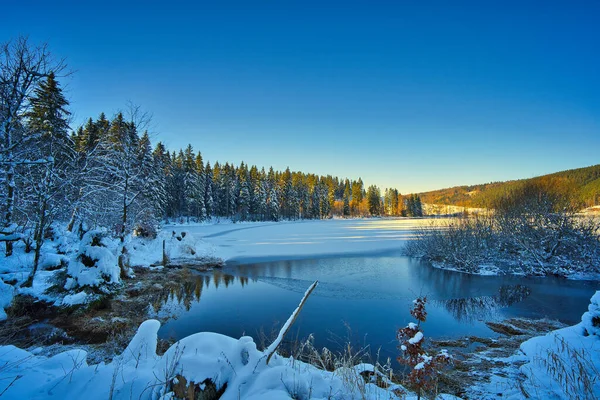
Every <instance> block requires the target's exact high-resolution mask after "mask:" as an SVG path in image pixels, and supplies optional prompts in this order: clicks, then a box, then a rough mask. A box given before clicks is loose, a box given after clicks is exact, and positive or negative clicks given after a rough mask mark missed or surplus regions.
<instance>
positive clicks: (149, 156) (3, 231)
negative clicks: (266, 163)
mask: <svg viewBox="0 0 600 400" xmlns="http://www.w3.org/2000/svg"><path fill="white" fill-rule="evenodd" d="M0 51H1V54H0V101H1V102H0V167H1V169H2V171H1V178H0V179H1V181H0V184H1V186H2V191H1V192H0V200H1V205H0V207H1V209H0V210H1V212H2V223H1V226H0V241H1V242H5V245H6V250H5V252H6V255H7V256H10V255H11V254H12V251H13V243H14V242H15V241H17V240H23V241H24V242H25V244H26V247H27V250H28V251H30V250H31V249H34V250H35V254H36V258H35V265H36V266H37V264H38V262H39V256H40V248H41V246H42V243H43V240H44V237H45V235H48V230H49V228H50V227H51V226H52V224H53V222H55V221H65V222H67V221H68V225H67V229H68V230H73V229H76V228H77V229H82V230H85V229H89V228H90V227H94V226H103V227H109V228H111V229H113V230H114V233H115V235H116V236H117V237H119V238H120V239H121V241H122V242H123V241H124V240H125V237H126V235H127V234H129V233H131V232H132V231H136V232H137V233H138V234H148V235H152V234H153V232H155V227H156V225H157V224H158V223H159V222H160V221H161V220H164V221H168V220H173V219H178V220H184V221H203V220H206V219H209V218H230V219H232V220H234V221H265V220H271V221H278V220H281V219H291V220H293V219H321V218H330V217H332V216H342V217H356V216H380V215H390V216H399V215H405V216H419V215H422V209H421V204H420V199H419V198H418V196H414V195H413V196H407V197H406V198H403V196H402V195H400V193H399V192H398V191H397V190H396V189H386V190H385V195H384V196H382V195H381V191H380V189H379V188H378V187H376V186H374V185H371V186H369V187H367V188H365V185H364V183H363V181H362V179H360V178H359V179H355V180H350V179H340V178H338V177H334V176H331V175H327V176H322V175H316V174H310V173H304V172H300V171H290V169H289V168H287V169H286V170H285V171H275V170H274V169H273V168H272V167H271V168H269V169H268V170H265V169H264V168H260V169H259V168H258V167H257V166H255V165H252V166H249V165H247V164H246V163H244V162H241V163H240V165H233V164H230V163H225V164H221V163H219V162H214V164H211V163H210V162H208V161H207V162H205V160H203V158H202V155H201V153H200V152H199V151H195V150H194V148H193V147H192V145H188V146H187V147H186V148H185V149H181V150H179V151H169V150H168V149H167V148H166V147H165V145H164V144H163V143H161V142H158V143H156V145H153V144H152V143H151V140H150V136H149V134H148V132H147V131H146V127H147V125H148V116H147V115H146V114H145V113H143V112H141V109H140V108H139V107H136V106H133V105H130V106H129V107H128V108H127V110H126V111H125V112H119V113H117V114H116V115H115V116H114V117H112V118H108V117H107V116H106V115H105V114H104V113H101V114H100V115H99V116H98V117H97V118H96V119H93V118H90V119H89V120H88V121H87V122H86V123H85V124H84V125H83V126H81V127H79V128H77V129H76V130H75V131H74V132H73V131H71V128H70V125H69V124H70V115H71V113H70V110H69V102H68V101H67V99H66V98H65V96H64V94H63V91H62V88H61V85H60V83H59V80H58V77H59V76H61V74H63V75H64V73H65V64H64V63H63V62H62V61H60V60H58V61H56V60H54V59H53V57H52V56H51V54H50V53H49V51H48V50H47V48H46V47H45V46H39V47H36V46H32V45H31V44H30V43H28V41H27V39H25V38H19V39H17V40H13V41H10V42H7V43H5V44H4V45H2V48H1V49H0Z"/></svg>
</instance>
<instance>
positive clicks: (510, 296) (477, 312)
mask: <svg viewBox="0 0 600 400" xmlns="http://www.w3.org/2000/svg"><path fill="white" fill-rule="evenodd" d="M530 294H531V290H530V289H529V288H528V287H527V286H523V285H503V286H501V287H500V288H499V289H498V294H496V295H493V296H479V297H469V298H462V299H450V300H437V301H434V303H436V304H438V305H441V306H443V307H444V308H445V309H446V310H448V312H449V313H450V314H452V315H453V316H454V318H455V319H456V320H457V321H460V322H469V323H471V322H474V321H488V320H492V319H497V317H498V316H499V310H500V309H501V308H505V307H509V306H511V305H512V304H515V303H518V302H520V301H523V300H525V299H526V298H527V297H528V296H529V295H530Z"/></svg>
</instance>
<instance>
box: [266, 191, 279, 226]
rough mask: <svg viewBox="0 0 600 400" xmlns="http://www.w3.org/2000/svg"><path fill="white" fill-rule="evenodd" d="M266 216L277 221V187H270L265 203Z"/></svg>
mask: <svg viewBox="0 0 600 400" xmlns="http://www.w3.org/2000/svg"><path fill="white" fill-rule="evenodd" d="M267 213H268V218H269V220H271V221H279V199H278V196H277V188H276V187H275V186H273V187H271V191H270V192H269V199H268V203H267Z"/></svg>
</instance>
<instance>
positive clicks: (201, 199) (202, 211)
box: [196, 152, 207, 221]
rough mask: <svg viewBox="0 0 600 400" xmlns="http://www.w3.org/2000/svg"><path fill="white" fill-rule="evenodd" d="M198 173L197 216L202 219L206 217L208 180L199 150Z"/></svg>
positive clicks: (197, 157)
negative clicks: (206, 180) (206, 179)
mask: <svg viewBox="0 0 600 400" xmlns="http://www.w3.org/2000/svg"><path fill="white" fill-rule="evenodd" d="M196 173H197V175H198V197H197V199H196V209H197V210H198V213H197V217H198V219H199V220H200V221H203V220H205V219H206V216H207V215H206V205H205V198H206V182H205V176H204V163H203V160H202V154H200V152H198V154H197V155H196Z"/></svg>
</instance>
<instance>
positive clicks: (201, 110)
mask: <svg viewBox="0 0 600 400" xmlns="http://www.w3.org/2000/svg"><path fill="white" fill-rule="evenodd" d="M211 3H218V6H217V5H215V4H210V3H209V2H179V1H169V2H152V1H145V2H139V3H133V2H129V3H128V4H126V5H123V4H120V3H119V2H111V1H105V2H65V1H57V2H48V1H43V2H42V1H35V0H34V1H32V2H18V1H11V2H8V3H7V4H5V5H4V6H3V14H4V15H5V16H9V18H3V23H2V25H0V40H2V41H4V40H8V39H10V38H12V37H16V36H17V35H19V34H25V35H29V37H30V39H31V41H32V42H48V44H49V46H50V48H51V50H52V52H53V53H54V54H55V55H57V56H60V57H66V59H67V62H68V64H69V66H70V68H71V69H73V70H75V73H74V74H73V76H72V77H69V78H67V79H65V80H63V84H64V85H65V86H66V90H67V95H68V97H69V99H70V101H71V105H72V110H73V112H74V114H75V120H74V125H77V124H79V123H81V122H82V121H84V120H85V119H87V118H88V117H90V116H92V117H96V116H97V115H98V114H99V113H100V112H101V111H104V112H106V113H107V114H112V113H114V112H116V111H117V110H118V109H120V108H124V107H125V105H126V103H127V101H132V102H134V103H136V104H139V105H141V106H142V107H143V108H144V109H145V110H148V111H150V112H151V113H152V114H153V116H154V117H153V125H152V131H153V132H154V139H153V140H154V142H156V141H159V140H160V141H163V142H165V143H166V144H167V146H168V147H169V148H171V149H178V148H179V147H184V146H186V145H187V143H191V144H192V145H193V146H194V148H195V149H197V150H200V151H202V154H203V156H204V158H205V159H207V160H210V161H212V162H214V161H215V160H219V161H229V162H234V163H236V164H239V162H240V161H242V160H243V161H245V162H247V163H250V164H257V165H259V166H265V167H268V166H270V165H272V166H273V167H274V168H277V169H284V168H285V167H286V166H289V167H290V168H291V169H292V170H302V171H305V172H315V173H319V174H333V175H338V176H340V177H346V176H347V177H350V178H356V177H358V176H361V177H362V178H363V180H364V181H365V183H367V184H371V183H374V184H377V185H379V186H381V187H390V186H392V187H396V188H398V189H399V190H400V191H401V192H403V193H408V192H415V191H424V190H429V189H436V188H441V187H448V186H455V185H461V184H475V183H484V182H489V181H497V180H506V179H516V178H527V177H532V176H536V175H541V174H544V173H549V172H555V171H558V170H563V169H570V168H578V167H583V166H588V165H592V164H597V163H600V157H599V156H598V155H599V154H600V151H599V149H600V74H599V73H598V71H600V30H599V29H600V28H598V25H597V21H598V18H599V17H600V3H599V2H597V1H574V2H565V1H561V2H552V1H545V2H541V1H540V2H527V1H489V2H488V1H476V2H475V1H474V2H460V1H459V2H448V1H439V2H438V1H429V2H415V1H411V2H404V1H394V2H352V1H346V2H339V3H327V2H315V3H311V2H309V1H304V2H291V1H290V2H276V1H271V2H239V3H236V2H228V1H223V2H211ZM251 3H257V4H260V6H250V4H251Z"/></svg>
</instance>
